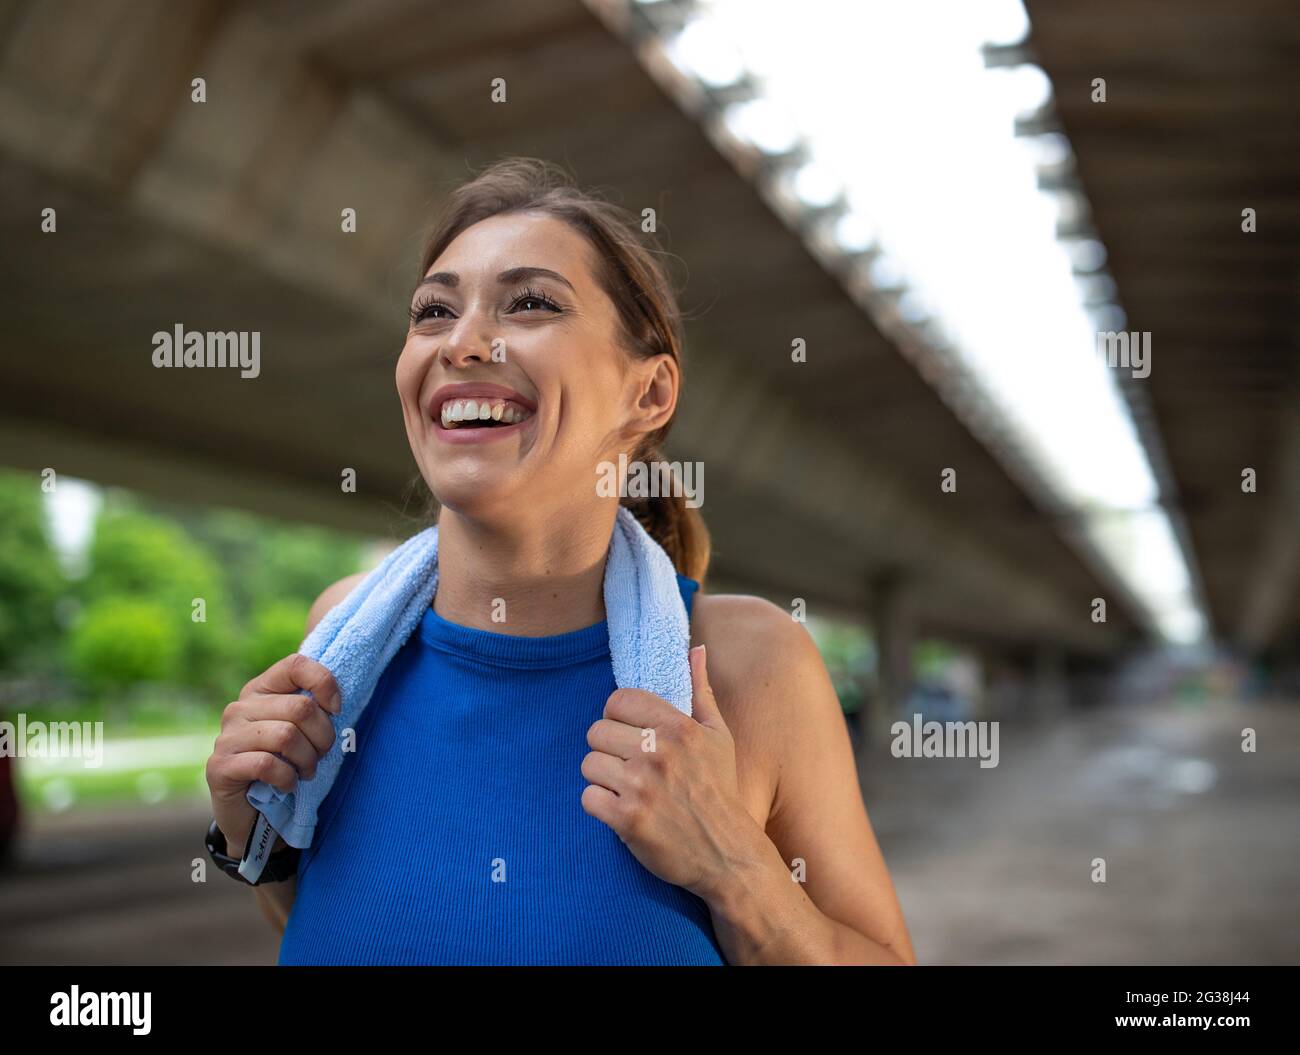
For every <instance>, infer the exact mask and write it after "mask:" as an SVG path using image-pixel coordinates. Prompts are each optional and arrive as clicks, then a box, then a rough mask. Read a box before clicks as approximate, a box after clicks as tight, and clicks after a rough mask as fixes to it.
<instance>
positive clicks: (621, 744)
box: [587, 718, 646, 760]
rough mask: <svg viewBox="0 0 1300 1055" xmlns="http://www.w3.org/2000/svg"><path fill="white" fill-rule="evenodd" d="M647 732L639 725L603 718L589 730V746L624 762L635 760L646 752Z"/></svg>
mask: <svg viewBox="0 0 1300 1055" xmlns="http://www.w3.org/2000/svg"><path fill="white" fill-rule="evenodd" d="M645 740H646V731H645V729H643V728H642V727H641V726H639V725H628V724H627V723H626V722H616V721H614V720H613V719H612V718H601V719H600V720H599V721H597V722H594V723H592V726H591V728H590V729H588V730H587V746H589V747H590V748H591V749H592V750H594V751H604V752H605V754H607V755H614V756H615V757H617V758H622V759H624V760H626V759H629V758H635V757H636V756H637V755H638V754H640V753H641V752H642V751H644V750H645V747H644V746H643V745H644V744H645Z"/></svg>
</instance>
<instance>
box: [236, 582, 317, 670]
mask: <svg viewBox="0 0 1300 1055" xmlns="http://www.w3.org/2000/svg"><path fill="white" fill-rule="evenodd" d="M309 607H310V605H308V604H307V603H306V602H296V601H278V602H274V603H272V604H268V605H267V606H266V607H264V608H259V609H258V610H257V611H256V612H255V613H254V614H253V624H252V628H251V631H250V633H249V635H248V644H247V649H246V651H245V653H244V666H245V668H246V669H247V670H249V671H251V672H252V673H257V672H258V671H262V670H265V669H266V668H267V667H269V666H271V664H272V663H275V662H277V661H279V660H281V659H283V658H284V657H285V656H287V655H289V654H290V653H292V652H297V651H298V646H299V645H301V644H302V639H303V630H304V629H305V627H306V624H307V611H308V609H309ZM251 676H252V675H251V674H250V677H251Z"/></svg>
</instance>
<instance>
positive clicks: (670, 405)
mask: <svg viewBox="0 0 1300 1055" xmlns="http://www.w3.org/2000/svg"><path fill="white" fill-rule="evenodd" d="M681 359H682V324H681V317H680V313H679V311H678V308H677V304H676V298H675V296H674V294H673V292H672V288H671V284H670V282H669V280H668V276H667V274H666V272H665V270H664V269H663V266H662V251H661V250H659V249H658V247H657V246H655V245H653V244H652V243H650V242H649V241H642V239H641V236H640V235H639V234H638V229H637V225H636V223H635V221H634V220H633V219H632V217H631V216H630V215H629V214H627V213H626V212H624V211H623V210H621V209H619V208H618V207H616V206H614V205H612V204H610V203H608V202H605V201H603V200H601V199H599V198H597V197H595V196H593V195H590V194H587V193H585V192H583V191H581V190H579V189H578V188H577V187H576V186H574V185H573V183H572V182H571V181H570V180H569V179H568V177H567V176H566V175H565V174H564V173H563V172H562V171H561V170H559V169H558V168H556V167H555V166H552V165H550V164H547V163H544V162H541V161H535V160H531V159H508V160H506V161H502V162H499V163H497V164H495V165H493V166H491V167H490V168H488V169H487V170H486V171H484V172H483V173H482V174H480V175H479V176H478V177H477V178H475V179H474V180H472V181H471V182H469V183H467V184H466V185H464V186H462V187H460V188H459V189H458V190H457V191H456V192H455V193H454V194H453V195H452V198H451V201H450V204H449V207H448V210H447V213H446V214H445V216H444V217H443V219H442V222H441V223H440V225H439V226H438V228H437V230H436V231H435V232H434V234H433V236H432V237H431V239H430V242H429V245H428V248H427V250H426V252H425V254H424V259H423V261H422V266H421V272H420V280H419V282H418V285H417V287H416V289H415V292H414V294H413V296H412V300H411V308H410V326H409V329H408V332H407V339H406V344H405V346H404V348H403V350H402V353H401V356H400V357H399V360H398V364H397V369H396V384H397V391H398V395H399V398H400V402H401V407H402V414H403V418H404V420H405V425H406V433H407V439H408V441H409V444H410V448H411V452H412V455H413V456H414V458H415V461H416V464H417V465H418V467H419V469H420V473H421V475H422V476H423V478H424V480H425V481H426V482H427V484H428V486H429V488H430V490H431V491H432V492H433V494H434V495H435V496H436V498H437V500H438V503H439V507H440V511H439V518H438V556H437V560H438V576H439V577H438V580H437V586H436V592H435V593H434V595H433V602H432V604H431V605H430V606H429V607H428V609H427V610H426V611H424V612H423V615H422V617H421V619H420V620H419V623H418V626H417V627H416V630H415V632H414V633H413V634H411V636H410V638H409V639H408V640H407V641H406V642H405V643H404V644H403V645H402V646H401V648H400V650H399V651H398V652H397V654H396V656H395V658H394V659H393V660H392V661H391V662H390V663H389V664H388V665H387V667H386V668H385V669H384V670H383V672H382V675H381V676H380V679H379V682H378V685H377V687H376V688H375V691H374V694H373V697H372V699H371V702H370V703H369V705H368V707H367V709H366V710H365V711H364V713H363V714H362V716H361V719H360V720H359V721H358V723H357V728H356V729H355V731H354V732H355V737H356V744H357V749H356V752H355V754H354V755H352V756H350V757H349V758H348V760H347V762H346V764H345V765H344V767H343V768H342V770H341V772H340V774H339V777H338V779H337V781H336V782H335V783H334V784H333V786H332V787H331V789H330V791H329V793H328V795H327V796H326V797H325V799H324V802H323V804H322V806H321V810H320V817H319V823H318V825H317V827H316V830H315V836H314V839H313V841H312V843H311V845H310V846H308V847H307V848H305V849H304V850H303V851H302V854H301V858H300V859H299V861H298V866H297V872H296V875H294V876H291V877H290V878H288V879H286V880H284V881H279V882H271V883H267V884H263V885H259V886H258V887H257V890H258V893H259V897H260V899H261V903H262V906H263V909H264V911H265V912H266V914H267V915H268V918H270V919H271V920H272V921H273V922H274V923H275V924H276V925H277V926H279V927H281V928H283V931H284V938H283V941H282V944H281V950H280V962H281V963H284V964H304V963H367V964H386V963H403V964H415V963H439V964H508V963H528V964H596V963H600V964H647V963H650V964H721V963H881V964H900V963H912V962H914V956H913V953H912V949H911V944H910V942H909V939H908V935H907V931H906V928H905V926H904V923H903V918H902V914H901V911H900V910H899V906H898V902H897V899H896V897H895V895H894V891H893V888H892V884H891V883H890V879H889V875H888V872H887V870H886V868H885V865H884V861H883V860H882V858H881V855H880V851H879V848H878V846H877V844H876V840H875V837H874V835H873V833H872V830H871V825H870V822H869V820H868V818H867V815H866V811H865V809H864V807H863V803H862V797H861V791H860V787H859V784H858V779H857V774H856V771H855V769H854V764H853V753H852V750H851V748H850V744H849V738H848V733H847V730H846V728H845V725H844V719H843V715H842V712H841V709H840V707H839V703H838V701H837V699H836V697H835V694H834V691H833V689H832V688H831V684H830V680H829V677H828V676H827V673H826V669H825V667H824V665H823V664H822V661H821V658H820V656H819V654H818V652H817V649H816V647H815V645H814V644H813V643H812V640H811V638H810V637H809V636H808V634H807V633H806V631H805V630H804V629H803V627H802V626H801V625H800V624H798V623H796V622H794V621H793V620H792V619H791V618H790V617H789V615H788V614H787V613H785V612H784V611H783V610H781V609H779V608H777V607H775V606H774V605H771V604H769V603H767V602H765V601H761V600H758V599H756V598H752V597H740V596H726V595H712V594H707V593H702V592H700V590H699V587H700V583H701V581H702V580H703V578H704V576H705V573H706V570H707V566H708V559H709V541H708V534H707V532H706V530H705V528H704V524H703V521H702V519H701V518H700V514H699V512H698V510H697V509H695V508H692V507H691V506H689V505H688V504H687V502H686V500H685V498H684V496H683V495H682V494H681V493H680V491H670V492H666V493H659V492H658V491H657V490H656V493H655V494H653V495H648V496H643V497H621V498H620V497H619V495H626V494H627V489H626V488H620V489H619V492H618V493H617V494H615V493H611V491H610V489H608V488H606V489H601V488H598V487H597V480H598V478H599V474H598V472H597V467H598V466H600V465H602V464H611V463H617V464H619V465H620V466H624V467H626V466H628V465H629V464H639V463H641V462H644V461H645V460H647V459H659V445H660V444H661V443H662V442H663V439H664V437H665V436H666V435H667V432H668V429H669V427H670V425H671V423H672V420H673V416H674V414H675V411H676V408H677V401H678V398H679V395H680V390H681V383H682V363H681ZM632 494H634V495H638V496H639V495H641V492H640V491H637V490H635V489H634V490H633V491H632ZM620 503H622V504H623V505H625V506H627V507H628V508H629V509H630V510H631V511H632V513H633V514H634V515H635V516H636V518H637V520H638V521H639V523H640V524H641V525H642V526H643V527H644V528H645V531H646V532H647V533H648V535H649V537H650V539H652V540H653V542H651V543H650V544H649V545H650V546H651V547H656V546H657V547H658V548H661V549H662V550H663V553H664V554H666V555H667V557H668V558H669V559H670V560H671V563H672V568H671V569H668V570H669V572H671V571H672V570H673V569H675V571H676V583H675V587H676V589H675V590H673V589H672V588H671V587H670V588H669V589H670V591H671V593H672V599H671V602H665V603H669V604H670V605H671V606H677V605H679V604H680V606H681V609H682V610H684V617H685V619H688V620H689V628H690V637H691V643H692V644H693V645H694V646H695V647H694V648H692V649H691V653H690V680H691V706H690V709H689V711H688V712H686V713H683V712H682V711H681V710H678V709H676V708H675V707H674V706H673V705H671V704H670V703H669V702H668V701H667V700H666V699H664V698H662V697H660V696H657V695H655V694H653V693H650V692H648V691H644V690H642V689H639V688H629V687H622V688H620V687H619V684H620V683H618V682H616V680H615V674H614V669H613V666H612V661H611V642H612V638H613V635H612V632H611V630H610V625H609V618H610V610H607V608H606V603H607V598H611V597H617V596H618V594H617V591H615V592H613V593H611V592H609V591H608V590H607V589H604V588H603V586H604V585H605V576H606V564H607V558H609V557H610V554H611V537H612V535H613V532H614V530H615V523H616V519H617V516H616V515H617V514H618V506H619V504H620ZM633 526H635V525H633ZM659 559H660V560H662V556H661V557H660V558H659ZM610 563H612V561H611V562H610ZM665 568H667V565H666V564H665ZM669 577H670V579H671V574H670V576H669ZM357 581H358V579H357V577H354V578H352V579H346V580H343V581H341V582H339V583H336V584H335V585H334V586H332V587H330V588H329V589H328V590H326V591H325V592H324V593H323V594H322V595H321V597H320V599H319V600H318V601H317V603H316V605H315V607H314V608H313V611H312V613H311V616H310V618H309V623H308V626H309V629H310V628H311V627H313V626H315V624H316V623H317V622H319V621H320V620H321V619H322V617H323V616H324V615H325V613H326V612H328V611H329V610H330V609H331V608H333V607H334V606H335V605H336V604H338V603H339V602H340V601H342V600H343V599H344V598H345V597H347V596H349V594H351V592H352V591H353V589H354V588H355V587H356V586H357ZM614 603H617V602H614ZM616 614H621V613H616ZM683 625H685V624H683ZM651 634H652V632H651V630H650V629H649V628H648V627H647V628H646V629H645V631H644V634H643V635H642V636H643V637H644V638H645V639H647V640H648V639H649V638H650V637H651ZM682 651H685V646H684V645H683V646H682ZM706 652H707V657H708V658H707V659H706ZM672 661H674V662H679V661H680V657H673V658H672ZM303 688H309V689H310V690H311V692H312V696H313V697H314V698H315V699H312V698H309V697H307V696H305V695H303V694H302V692H301V689H303ZM336 689H337V686H336V685H335V683H334V681H333V677H332V675H331V673H330V672H329V671H328V670H326V669H325V668H323V667H322V666H321V665H320V664H318V663H314V662H313V661H311V660H308V659H305V658H304V657H301V656H299V657H286V659H285V660H283V661H281V662H280V663H279V664H276V665H275V666H274V667H272V668H271V669H269V670H268V671H267V672H265V673H264V674H263V675H261V676H259V677H258V678H255V679H254V680H253V681H251V682H250V683H249V685H248V686H247V687H246V688H245V690H244V692H243V693H242V694H241V697H240V699H239V700H237V701H235V702H234V703H232V704H231V705H230V706H229V707H228V708H227V710H226V715H225V718H224V720H223V732H222V735H221V737H219V738H218V741H217V745H216V750H215V751H214V754H213V758H212V760H211V761H210V762H209V766H208V775H209V783H210V785H211V787H212V792H213V806H214V815H215V819H216V822H217V825H218V827H219V828H220V830H221V832H222V833H224V835H225V837H226V842H227V844H228V845H230V846H239V845H243V843H244V841H246V840H247V838H248V834H249V832H250V830H251V828H252V824H253V820H254V813H253V810H252V807H251V806H250V804H249V803H248V801H247V799H246V794H245V793H246V792H247V789H248V787H249V784H250V782H251V781H253V780H265V781H267V782H269V783H271V784H273V785H275V787H277V788H280V789H281V790H286V791H287V790H292V789H293V788H294V786H295V783H296V781H297V780H298V779H299V778H300V777H301V778H305V779H310V778H311V777H312V776H313V775H314V773H315V771H316V764H317V762H318V760H319V759H320V758H321V757H322V756H324V755H325V754H326V753H328V752H330V751H331V750H332V749H334V742H335V733H336V732H337V731H338V730H337V729H336V728H335V727H334V725H332V723H331V720H330V716H329V715H330V714H333V715H334V716H335V719H336V720H337V715H338V704H337V700H335V699H334V697H335V695H336ZM316 700H319V701H322V702H321V703H320V704H319V705H318V704H316V702H315V701H316ZM327 711H328V712H329V713H327ZM273 859H274V858H273ZM273 871H276V870H273ZM792 875H793V877H794V878H796V879H797V880H798V881H796V882H791V879H792Z"/></svg>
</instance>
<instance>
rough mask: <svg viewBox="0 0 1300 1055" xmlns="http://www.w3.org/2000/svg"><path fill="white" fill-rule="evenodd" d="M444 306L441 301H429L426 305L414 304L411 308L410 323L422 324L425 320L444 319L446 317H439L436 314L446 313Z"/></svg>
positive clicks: (446, 309) (445, 306)
mask: <svg viewBox="0 0 1300 1055" xmlns="http://www.w3.org/2000/svg"><path fill="white" fill-rule="evenodd" d="M448 310H449V309H448V307H447V305H446V304H443V303H442V302H441V301H436V300H435V301H429V302H428V303H423V304H416V305H415V306H414V307H413V308H411V322H412V323H417V322H424V321H426V320H427V319H445V318H448V316H447V315H439V314H437V313H438V312H446V311H448Z"/></svg>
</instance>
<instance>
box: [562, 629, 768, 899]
mask: <svg viewBox="0 0 1300 1055" xmlns="http://www.w3.org/2000/svg"><path fill="white" fill-rule="evenodd" d="M690 664H691V685H692V700H691V711H692V713H691V715H689V716H688V715H685V714H683V713H682V712H681V711H679V710H677V708H675V707H674V706H673V705H672V704H670V703H669V702H668V701H667V700H665V699H663V698H662V697H659V696H656V695H654V693H650V692H644V691H642V690H641V689H618V690H616V691H615V692H613V693H612V694H611V695H610V697H609V699H608V700H607V701H606V703H605V716H604V717H603V718H601V719H600V720H599V721H597V722H595V723H593V724H592V726H591V728H590V729H588V730H587V743H588V745H590V747H591V748H592V750H591V752H590V753H589V754H588V755H587V756H586V757H585V758H583V760H582V775H583V776H584V777H586V778H587V780H589V781H591V783H590V784H589V785H588V786H587V787H586V789H584V790H583V793H582V808H583V809H584V810H585V811H586V812H587V813H589V814H591V815H592V816H593V817H595V818H596V819H597V820H600V821H603V822H604V823H605V824H607V825H609V826H610V827H611V828H613V829H614V831H615V832H616V833H617V834H618V837H619V838H620V839H622V840H623V842H624V844H625V845H626V846H627V848H628V849H629V850H631V851H632V853H633V855H634V856H635V857H636V859H637V860H638V861H640V862H641V863H642V864H643V865H645V867H646V868H648V869H649V870H650V871H651V872H653V873H654V874H655V875H657V876H658V877H659V878H660V879H663V880H665V881H666V882H669V883H674V884H676V885H677V886H681V887H685V888H686V889H687V890H690V891H691V892H692V893H694V894H696V895H697V896H699V897H702V898H705V899H706V900H707V899H708V897H709V895H710V894H712V893H713V892H714V891H716V890H717V889H718V888H719V887H720V886H721V885H722V884H723V883H724V882H725V881H726V879H727V877H728V875H729V873H730V872H731V870H732V868H733V866H734V865H735V864H737V863H739V862H741V861H743V860H746V859H748V858H750V857H751V856H752V851H751V850H749V849H747V848H749V847H752V846H753V845H754V843H753V841H752V840H753V835H754V832H755V831H758V832H759V833H760V834H761V829H759V827H758V825H757V824H756V823H755V822H754V819H753V817H752V816H750V814H749V813H748V812H746V810H745V807H744V804H743V803H742V801H741V797H740V784H739V781H738V780H737V777H736V745H735V741H734V740H733V739H732V736H731V731H730V730H729V729H728V728H727V725H726V723H725V722H724V721H723V720H722V715H721V713H720V712H719V711H718V705H717V701H716V700H715V699H714V697H713V690H712V688H711V687H710V686H709V679H708V672H707V670H706V666H705V653H704V648H703V646H699V647H697V648H695V649H692V650H691V653H690Z"/></svg>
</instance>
